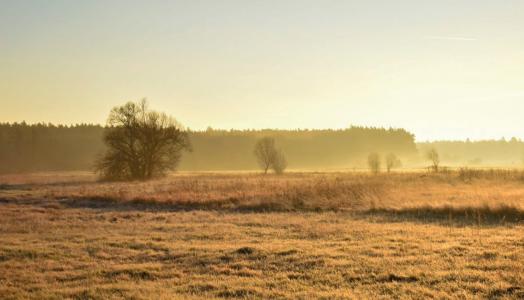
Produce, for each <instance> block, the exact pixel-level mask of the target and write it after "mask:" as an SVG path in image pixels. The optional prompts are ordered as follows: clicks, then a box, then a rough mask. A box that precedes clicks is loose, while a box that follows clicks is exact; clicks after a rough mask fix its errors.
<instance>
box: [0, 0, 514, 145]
mask: <svg viewBox="0 0 524 300" xmlns="http://www.w3.org/2000/svg"><path fill="white" fill-rule="evenodd" d="M142 98H147V99H148V100H149V103H150V106H151V108H154V109H157V110H160V111H164V112H166V113H168V114H170V115H172V116H174V117H175V118H177V119H178V120H179V121H180V122H181V123H182V124H184V125H185V126H186V127H189V128H191V129H205V128H207V127H208V126H211V127H213V128H223V129H230V128H237V129H246V128H282V129H296V128H319V129H320V128H346V127H348V126H350V125H360V126H381V127H402V128H405V129H407V130H409V131H410V132H412V133H414V134H415V136H416V139H417V140H418V141H426V140H441V139H447V140H450V139H451V140H457V139H466V138H470V139H472V140H478V139H493V138H495V139H499V138H501V137H506V138H510V137H513V136H515V137H518V138H523V139H524V1H522V0H505V1H494V0H489V1H486V0H475V1H472V0H471V1H470V0H439V1H422V0H397V1H390V0H383V1H378V0H369V1H350V0H346V1H334V0H325V1H320V0H317V1H309V0H297V1H291V0H278V1H277V0H261V1H258V0H250V1H249V0H221V1H216V0H209V1H201V0H188V1H154V0H153V1H132V0H127V1H111V0H109V1H96V0H91V1H75V0H53V1H47V0H40V1H36V0H34V1H29V0H24V1H20V0H15V1H11V0H0V122H15V121H22V120H25V121H26V122H29V123H35V122H53V123H61V124H74V123H100V124H104V123H105V120H106V117H107V115H108V112H109V110H110V109H111V108H112V107H114V106H116V105H120V104H123V103H125V102H127V101H135V100H139V99H142Z"/></svg>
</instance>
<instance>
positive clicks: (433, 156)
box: [426, 148, 440, 172]
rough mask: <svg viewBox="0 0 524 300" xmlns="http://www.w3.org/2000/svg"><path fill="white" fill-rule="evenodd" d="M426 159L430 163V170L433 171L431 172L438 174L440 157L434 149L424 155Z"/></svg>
mask: <svg viewBox="0 0 524 300" xmlns="http://www.w3.org/2000/svg"><path fill="white" fill-rule="evenodd" d="M426 158H427V159H428V160H429V161H431V168H432V169H433V171H435V172H438V168H439V165H440V157H439V155H438V152H437V150H436V149H435V148H431V149H430V150H429V151H428V152H427V153H426Z"/></svg>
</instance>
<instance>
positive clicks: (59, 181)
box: [0, 169, 524, 299]
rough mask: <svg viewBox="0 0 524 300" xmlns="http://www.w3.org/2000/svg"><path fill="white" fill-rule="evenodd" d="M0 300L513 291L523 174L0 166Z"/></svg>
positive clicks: (521, 238) (519, 291) (501, 295)
mask: <svg viewBox="0 0 524 300" xmlns="http://www.w3.org/2000/svg"><path fill="white" fill-rule="evenodd" d="M0 238H1V244H0V298H1V299H25V298H34V299H61V298H74V299H108V298H128V299H172V298H182V299H209V298H276V299H296V298H302V299H310V298H325V299H334V298H335V299H336V298H340V299H345V298H348V299H362V298H371V299H379V298H387V299H389V298H412V299H425V298H438V299H447V298H460V299H478V298H490V299H522V298H524V173H523V172H521V171H514V170H484V171H478V170H467V169H464V170H459V171H447V172H444V173H439V174H431V173H426V172H407V173H394V174H380V175H377V176H372V175H368V174H366V173H363V172H361V173H359V172H348V173H337V172H330V173H314V172H309V173H308V172H304V173H298V172H297V173H288V174H285V175H282V176H274V175H268V176H263V175H260V174H255V173H179V174H173V175H171V176H169V177H167V178H165V179H160V180H155V181H149V182H131V183H102V182H97V181H96V178H95V177H94V176H93V175H91V174H89V173H46V174H30V175H3V176H0Z"/></svg>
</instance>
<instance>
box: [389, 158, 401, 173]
mask: <svg viewBox="0 0 524 300" xmlns="http://www.w3.org/2000/svg"><path fill="white" fill-rule="evenodd" d="M401 166H402V162H401V161H400V159H399V158H398V157H397V156H396V155H395V154H394V153H389V154H388V155H387V156H386V169H387V171H388V173H389V172H391V169H393V168H400V167H401Z"/></svg>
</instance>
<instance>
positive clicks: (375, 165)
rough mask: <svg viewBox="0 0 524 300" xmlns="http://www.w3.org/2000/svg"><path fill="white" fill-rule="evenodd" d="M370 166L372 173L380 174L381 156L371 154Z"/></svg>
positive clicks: (369, 158)
mask: <svg viewBox="0 0 524 300" xmlns="http://www.w3.org/2000/svg"><path fill="white" fill-rule="evenodd" d="M368 166H369V169H370V170H371V173H373V174H378V173H379V172H380V155H378V153H370V154H369V156H368Z"/></svg>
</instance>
